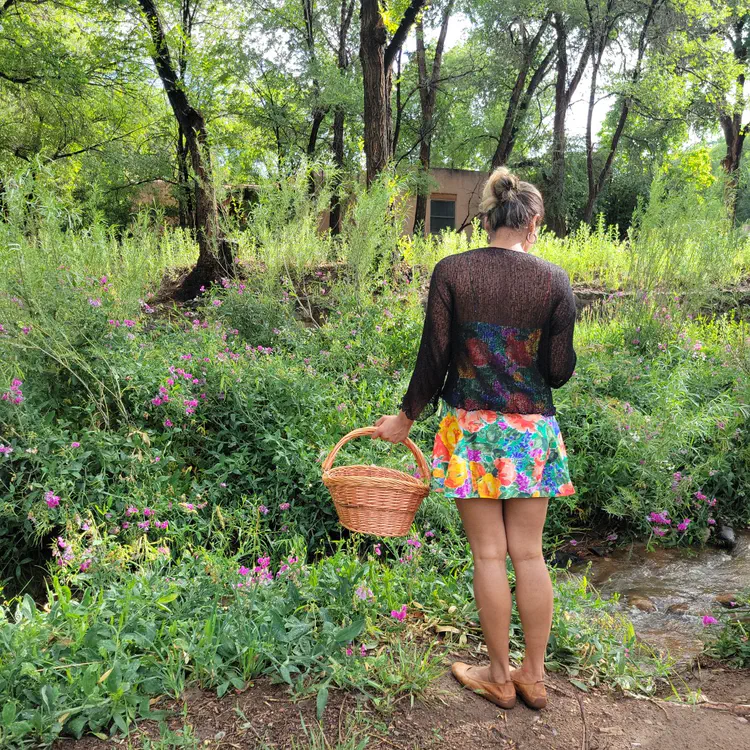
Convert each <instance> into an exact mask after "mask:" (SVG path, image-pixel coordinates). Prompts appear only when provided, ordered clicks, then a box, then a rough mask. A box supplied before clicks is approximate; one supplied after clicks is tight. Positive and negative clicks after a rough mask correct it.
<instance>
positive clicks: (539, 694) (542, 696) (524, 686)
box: [510, 674, 547, 711]
mask: <svg viewBox="0 0 750 750" xmlns="http://www.w3.org/2000/svg"><path fill="white" fill-rule="evenodd" d="M510 680H511V682H512V683H513V686H514V687H515V689H516V693H517V694H518V697H519V698H520V699H521V700H522V701H523V702H524V703H525V704H526V705H527V706H528V707H529V708H533V709H535V710H537V711H538V710H540V709H542V708H544V707H545V706H546V705H547V689H546V688H545V687H544V680H539V681H538V682H517V681H516V680H515V679H513V675H512V674H511V676H510Z"/></svg>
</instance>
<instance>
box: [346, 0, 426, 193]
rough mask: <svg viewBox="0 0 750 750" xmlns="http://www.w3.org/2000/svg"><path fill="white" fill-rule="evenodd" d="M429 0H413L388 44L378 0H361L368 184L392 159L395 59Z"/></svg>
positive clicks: (360, 55)
mask: <svg viewBox="0 0 750 750" xmlns="http://www.w3.org/2000/svg"><path fill="white" fill-rule="evenodd" d="M425 3H426V0H411V3H410V4H409V6H408V7H407V9H406V11H405V12H404V15H403V17H402V18H401V21H400V23H399V25H398V28H397V29H396V32H395V33H394V35H393V38H392V39H391V41H390V43H389V44H388V45H387V46H386V43H387V41H388V35H387V33H386V28H385V24H384V23H383V18H382V16H381V14H380V4H379V2H378V0H361V9H360V34H359V39H360V47H359V59H360V61H361V63H362V84H363V88H364V120H365V132H364V140H365V160H366V162H367V184H368V185H369V184H370V183H372V181H373V180H374V179H375V178H376V177H377V176H378V175H379V174H380V173H381V172H382V171H383V170H384V169H385V168H386V166H387V165H388V162H389V161H390V159H391V156H392V152H391V146H392V135H391V85H392V81H393V73H392V69H393V62H394V60H395V58H396V55H397V54H398V52H399V50H400V49H401V48H402V46H403V44H404V41H406V37H407V36H408V34H409V30H410V29H411V27H412V25H413V24H414V22H415V21H416V18H417V15H418V13H419V11H420V10H421V9H422V7H423V6H424V5H425Z"/></svg>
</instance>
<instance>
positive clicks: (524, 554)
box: [508, 540, 544, 565]
mask: <svg viewBox="0 0 750 750" xmlns="http://www.w3.org/2000/svg"><path fill="white" fill-rule="evenodd" d="M508 554H509V555H510V559H511V561H512V563H513V565H518V563H523V562H530V561H532V560H541V561H542V562H544V555H543V553H542V545H541V544H533V543H532V544H529V543H528V541H526V540H524V541H522V542H514V543H511V542H510V541H509V542H508Z"/></svg>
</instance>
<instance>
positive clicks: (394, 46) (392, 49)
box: [384, 0, 427, 70]
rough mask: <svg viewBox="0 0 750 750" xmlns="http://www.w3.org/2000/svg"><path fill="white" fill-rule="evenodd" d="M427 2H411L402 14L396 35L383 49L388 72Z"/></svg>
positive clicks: (414, 0)
mask: <svg viewBox="0 0 750 750" xmlns="http://www.w3.org/2000/svg"><path fill="white" fill-rule="evenodd" d="M426 2H427V0H411V3H410V4H409V7H408V8H407V9H406V11H405V12H404V15H403V17H402V19H401V23H400V24H399V25H398V28H397V29H396V33H395V34H394V35H393V38H392V39H391V41H390V44H388V46H387V47H386V48H385V61H384V64H385V69H386V70H389V69H390V67H391V65H393V61H394V60H395V59H396V54H397V53H398V51H399V50H400V49H401V47H403V45H404V42H405V41H406V37H407V36H409V31H410V30H411V27H412V26H413V25H414V22H415V21H416V20H417V15H418V14H419V11H420V10H422V8H423V7H424V5H425V3H426Z"/></svg>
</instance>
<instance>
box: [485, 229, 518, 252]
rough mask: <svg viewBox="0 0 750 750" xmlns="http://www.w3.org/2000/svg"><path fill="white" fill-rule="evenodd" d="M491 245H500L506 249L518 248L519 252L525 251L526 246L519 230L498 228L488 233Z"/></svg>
mask: <svg viewBox="0 0 750 750" xmlns="http://www.w3.org/2000/svg"><path fill="white" fill-rule="evenodd" d="M488 240H489V247H499V248H504V249H505V250H516V251H517V252H519V253H525V252H526V248H525V247H524V246H523V238H522V237H520V236H519V234H518V232H511V231H508V230H507V229H498V230H496V231H495V232H493V233H492V234H489V235H488Z"/></svg>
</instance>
